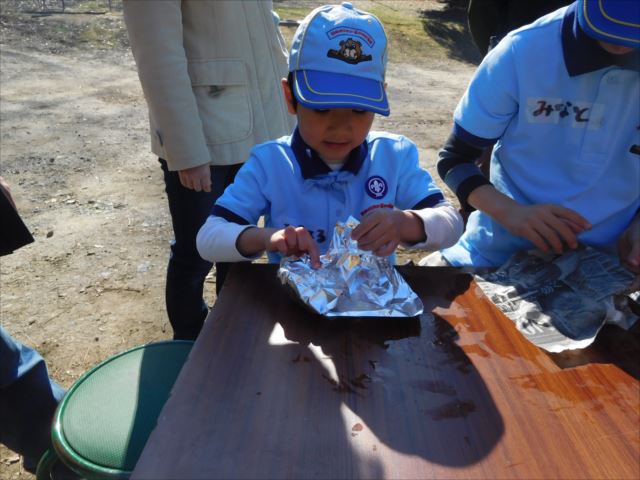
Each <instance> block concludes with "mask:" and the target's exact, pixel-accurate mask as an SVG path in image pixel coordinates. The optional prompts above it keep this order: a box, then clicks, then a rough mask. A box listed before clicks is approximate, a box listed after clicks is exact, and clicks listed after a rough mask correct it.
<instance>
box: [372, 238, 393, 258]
mask: <svg viewBox="0 0 640 480" xmlns="http://www.w3.org/2000/svg"><path fill="white" fill-rule="evenodd" d="M396 248H398V242H395V241H391V242H387V243H385V244H384V245H382V247H380V248H378V249H377V250H374V251H373V253H374V254H375V255H377V256H379V257H387V256H389V255H391V254H392V253H393V252H395V251H396Z"/></svg>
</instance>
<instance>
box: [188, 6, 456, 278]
mask: <svg viewBox="0 0 640 480" xmlns="http://www.w3.org/2000/svg"><path fill="white" fill-rule="evenodd" d="M386 62H387V38H386V34H385V32H384V29H383V27H382V25H381V24H380V21H379V20H378V19H377V18H376V17H375V16H373V15H371V14H369V13H366V12H363V11H360V10H357V9H355V8H354V7H353V6H352V5H351V4H349V3H343V4H342V5H327V6H323V7H320V8H317V9H315V10H314V11H313V12H311V13H310V14H309V15H308V16H307V17H306V18H305V20H304V21H303V22H302V23H301V24H300V26H299V28H298V30H297V31H296V34H295V36H294V39H293V44H292V47H291V52H290V56H289V77H288V79H286V80H285V79H283V82H282V85H283V89H284V94H285V99H286V102H287V107H288V109H289V112H290V113H292V114H295V115H296V116H297V118H298V125H297V127H296V129H295V130H294V132H293V134H292V135H291V136H288V137H283V138H280V139H278V140H275V141H272V142H267V143H264V144H262V145H258V146H256V147H255V148H254V149H253V151H252V153H251V157H250V159H249V161H248V162H247V163H246V164H245V165H244V166H243V167H242V169H241V170H240V172H239V173H238V175H237V176H236V178H235V181H234V183H233V184H232V185H230V186H229V187H228V188H227V189H226V190H225V192H224V194H223V195H222V197H220V198H219V199H218V201H217V202H216V204H215V206H214V207H213V210H212V214H211V216H209V218H208V219H207V221H206V223H205V224H204V225H203V227H202V228H201V229H200V232H199V233H198V237H197V245H198V251H199V252H200V255H202V257H203V258H205V259H207V260H210V261H216V262H218V261H225V262H234V261H243V260H245V261H246V260H252V259H255V258H257V257H258V256H260V255H262V253H263V252H264V251H265V250H266V251H267V253H268V256H269V260H270V261H271V262H278V261H279V260H280V258H281V257H282V256H288V255H294V254H295V255H300V254H302V253H308V254H309V256H310V258H311V262H312V264H313V265H314V266H319V265H320V262H319V255H320V254H322V253H324V251H325V250H326V249H327V248H328V246H329V242H330V240H331V236H332V232H333V228H334V227H335V225H336V223H337V222H338V221H345V220H346V219H347V218H348V217H349V216H353V217H354V218H356V219H358V220H360V225H359V226H358V227H357V228H356V229H355V230H354V231H353V234H352V238H353V239H354V240H357V241H358V245H359V247H360V248H361V249H363V250H368V251H372V252H374V253H375V254H376V255H379V256H388V255H392V254H393V253H394V251H395V249H396V247H397V246H398V245H399V244H403V245H405V246H409V247H412V248H424V249H427V250H431V251H434V250H438V249H440V248H443V247H446V246H449V245H452V244H453V243H455V241H456V240H457V239H458V238H459V236H460V234H461V232H462V220H461V218H460V216H459V214H458V212H457V211H456V209H454V208H453V207H452V206H451V205H450V204H449V203H448V202H447V201H446V200H445V198H444V196H443V195H442V192H441V191H440V190H439V189H438V188H437V187H436V185H434V183H433V180H432V178H431V177H430V175H429V174H428V173H427V172H426V171H425V170H423V169H421V168H420V165H419V161H418V151H417V148H416V146H415V145H414V144H413V143H412V142H411V141H410V140H408V139H407V138H405V137H403V136H400V135H393V134H389V133H382V132H370V131H369V130H370V128H371V124H372V122H373V119H374V114H375V113H378V114H381V115H385V116H387V115H389V105H388V101H387V96H386V93H385V86H384V75H385V67H386ZM263 215H264V218H265V226H264V228H258V227H256V224H257V222H258V219H259V218H260V217H261V216H263Z"/></svg>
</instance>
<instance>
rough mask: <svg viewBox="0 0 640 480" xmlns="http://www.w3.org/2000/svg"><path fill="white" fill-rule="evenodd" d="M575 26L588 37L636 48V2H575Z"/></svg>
mask: <svg viewBox="0 0 640 480" xmlns="http://www.w3.org/2000/svg"><path fill="white" fill-rule="evenodd" d="M578 23H579V24H580V28H582V30H583V31H584V32H585V33H586V34H587V35H589V36H590V37H593V38H596V39H598V40H602V41H603V42H608V43H615V44H618V45H625V46H627V47H633V48H638V47H640V1H638V0H578Z"/></svg>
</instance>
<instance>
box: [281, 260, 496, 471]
mask: <svg viewBox="0 0 640 480" xmlns="http://www.w3.org/2000/svg"><path fill="white" fill-rule="evenodd" d="M400 270H401V271H402V269H400ZM443 272H445V270H443ZM449 272H450V271H449ZM443 275H444V273H443ZM448 275H454V277H453V278H442V277H440V278H438V279H436V281H433V282H431V283H426V282H424V281H423V279H421V281H420V282H413V283H414V284H415V286H414V285H413V284H412V287H414V290H415V291H416V293H417V294H418V295H419V296H421V297H422V298H425V297H426V296H429V297H430V299H432V300H434V301H435V302H436V303H438V305H446V304H448V303H451V300H452V299H453V298H455V296H457V295H458V294H460V293H462V292H464V291H465V290H466V289H467V288H468V286H469V283H470V281H471V277H470V276H469V275H465V274H460V273H454V274H451V273H448ZM407 279H408V280H409V283H410V284H411V283H412V282H411V278H410V277H409V278H407ZM298 308H302V307H298ZM425 311H429V309H428V308H425ZM281 318H283V319H284V320H282V321H281V322H280V323H281V325H282V328H283V330H284V335H285V337H286V339H287V340H288V341H291V342H296V343H297V344H298V345H295V346H294V345H287V346H286V347H287V348H292V353H291V354H292V355H293V357H292V360H291V361H292V362H293V363H294V364H297V365H299V366H300V368H308V365H311V366H312V367H313V368H316V369H317V372H315V374H317V375H322V377H323V378H324V380H325V381H324V382H321V385H322V388H324V389H325V392H323V394H322V395H311V396H310V398H309V399H308V401H311V402H314V401H315V400H314V398H316V397H317V398H323V399H325V401H326V399H327V398H333V402H332V404H331V405H326V404H324V405H320V404H319V405H317V406H311V409H312V410H313V409H314V408H317V409H320V410H324V411H326V412H327V415H326V416H325V418H326V423H325V424H324V425H323V429H325V431H326V430H327V429H329V430H330V431H332V432H333V434H332V438H336V439H337V441H340V442H344V444H345V445H344V446H345V447H347V448H353V449H355V450H356V451H357V452H358V453H361V452H362V453H368V455H364V456H363V461H362V462H360V464H359V465H358V466H353V465H352V466H351V468H360V469H361V471H359V472H357V474H356V475H354V476H360V477H362V476H364V477H382V476H384V475H385V472H384V471H382V470H381V468H382V467H381V465H378V464H377V463H376V460H375V459H376V452H380V451H381V446H380V445H379V443H382V444H384V445H385V446H386V447H388V448H389V449H391V450H393V451H396V452H399V453H401V454H404V455H415V456H419V457H422V458H424V459H426V460H428V461H429V462H435V463H438V464H442V465H447V466H454V467H462V466H465V465H470V464H473V463H476V462H478V461H480V460H481V459H482V458H484V457H485V456H487V455H488V454H489V452H491V450H492V449H493V448H494V446H495V445H496V444H497V443H498V441H499V439H500V438H501V436H502V435H503V433H504V425H503V421H502V418H501V416H500V414H499V413H498V411H497V409H496V407H495V405H494V403H493V400H492V398H491V396H490V394H489V392H488V390H487V388H486V386H485V384H484V382H483V380H482V378H481V377H480V375H479V373H478V371H477V370H476V369H475V367H474V365H473V364H472V362H471V360H470V359H469V358H468V357H467V355H466V354H465V353H464V351H463V350H462V349H461V348H460V347H459V346H458V345H457V344H456V340H457V339H458V333H457V332H456V330H455V329H454V328H453V327H452V326H451V325H450V324H449V323H448V322H447V321H446V320H444V319H442V318H440V317H438V316H433V315H432V314H430V313H424V314H422V315H421V316H420V317H415V318H409V319H407V318H334V319H327V318H326V317H322V316H319V315H309V314H307V315H292V316H286V315H283V316H282V317H281ZM286 318H293V320H289V321H287V320H286ZM279 348H282V347H279ZM282 387H283V388H290V389H291V391H292V392H293V391H295V389H296V388H300V386H295V385H282ZM326 389H329V390H331V391H332V392H333V396H331V395H329V396H328V395H326ZM345 407H346V409H347V412H346V413H345ZM407 407H408V408H407ZM349 411H350V412H352V413H350V412H349ZM345 422H346V423H347V424H346V425H345ZM349 422H350V423H349ZM345 427H346V428H345ZM344 432H350V433H348V434H347V435H345V433H344ZM341 437H342V438H341ZM367 462H368V463H367ZM362 470H366V471H362ZM398 473H399V474H400V476H402V471H399V472H398ZM386 474H387V475H390V472H386ZM405 476H409V475H408V473H407V475H405Z"/></svg>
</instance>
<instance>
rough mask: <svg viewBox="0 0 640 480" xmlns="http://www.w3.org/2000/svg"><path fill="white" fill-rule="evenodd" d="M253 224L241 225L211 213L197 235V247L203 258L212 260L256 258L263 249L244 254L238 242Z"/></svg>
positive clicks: (225, 260)
mask: <svg viewBox="0 0 640 480" xmlns="http://www.w3.org/2000/svg"><path fill="white" fill-rule="evenodd" d="M252 227H253V225H240V224H238V223H234V222H230V221H227V220H225V219H224V218H222V217H218V216H215V215H210V216H209V218H207V221H206V222H205V223H204V225H202V227H200V230H199V231H198V235H197V236H196V247H197V248H198V253H199V254H200V256H201V257H202V258H204V259H205V260H208V261H210V262H242V261H248V260H255V259H256V258H258V257H260V255H262V251H259V252H256V254H255V255H243V254H242V253H241V252H240V251H238V248H236V243H237V240H238V237H240V235H241V234H242V232H243V231H245V230H247V229H252Z"/></svg>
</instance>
